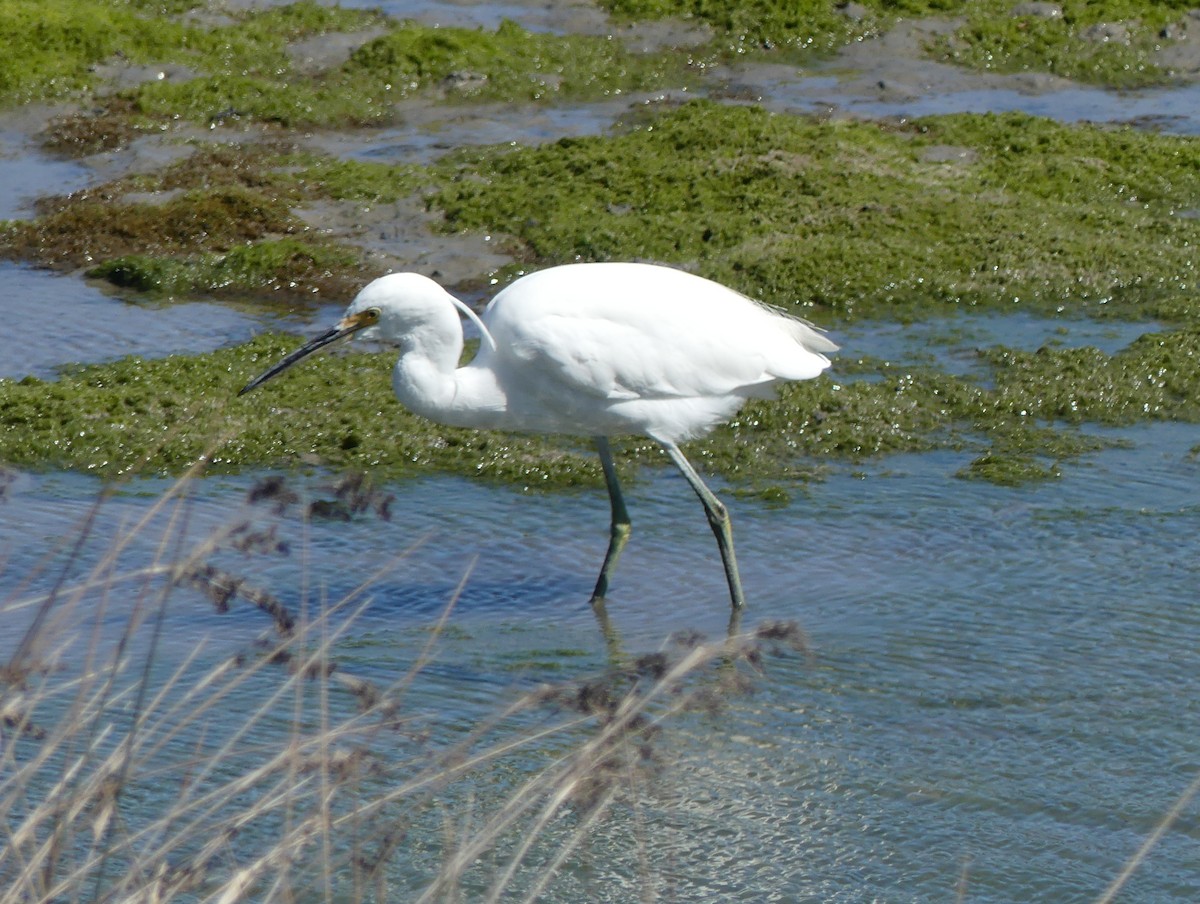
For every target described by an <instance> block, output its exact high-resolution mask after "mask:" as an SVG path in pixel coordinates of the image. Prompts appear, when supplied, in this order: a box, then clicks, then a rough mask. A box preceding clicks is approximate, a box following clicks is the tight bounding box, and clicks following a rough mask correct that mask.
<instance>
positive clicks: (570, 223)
mask: <svg viewBox="0 0 1200 904" xmlns="http://www.w3.org/2000/svg"><path fill="white" fill-rule="evenodd" d="M946 147H953V148H954V149H955V150H956V154H955V155H954V159H955V161H956V162H944V156H941V155H938V154H937V153H936V152H937V151H938V150H939V149H944V148H946ZM435 169H436V171H437V172H438V174H439V183H440V187H439V189H438V190H437V191H436V192H435V193H434V194H433V195H432V197H431V199H430V204H431V206H433V207H434V208H437V209H439V210H441V211H442V212H443V213H444V214H445V227H446V228H447V229H449V230H456V229H465V230H487V231H488V232H492V233H502V234H507V235H510V236H513V237H515V238H516V239H517V240H519V241H520V242H521V244H522V246H523V248H524V254H523V255H522V256H523V258H524V259H526V260H532V261H536V262H539V263H560V262H566V261H571V260H611V259H630V258H633V259H638V258H640V259H649V260H657V261H662V262H672V263H677V264H681V265H686V266H689V267H694V268H695V269H696V270H697V271H698V272H700V273H702V274H703V275H705V276H708V277H711V278H714V279H717V280H718V281H721V282H726V283H728V284H729V285H732V286H735V287H737V288H739V289H741V290H742V291H745V292H747V293H748V294H751V295H754V296H757V297H761V298H763V299H765V300H767V301H771V302H773V303H776V304H781V305H793V304H798V305H801V306H804V307H809V308H818V309H829V310H832V311H835V312H837V313H838V314H841V315H844V316H863V315H865V316H892V317H895V316H901V317H903V316H913V315H914V314H918V313H921V312H924V313H931V312H933V311H936V310H937V309H939V308H945V307H946V306H961V307H975V306H989V307H1007V308H1011V307H1012V306H1014V305H1021V306H1023V307H1027V308H1032V309H1035V310H1038V311H1041V312H1054V311H1059V310H1062V311H1069V312H1071V313H1081V312H1084V313H1099V312H1107V313H1119V314H1120V315H1122V316H1128V317H1175V318H1178V317H1192V316H1195V315H1196V314H1197V313H1198V311H1197V308H1196V295H1195V292H1194V291H1193V288H1194V285H1195V280H1196V269H1195V268H1196V261H1195V248H1196V247H1197V243H1198V242H1200V221H1198V220H1197V219H1196V218H1194V217H1192V216H1184V215H1181V213H1183V212H1185V211H1188V210H1195V209H1196V208H1197V207H1198V206H1200V142H1198V141H1197V140H1196V139H1194V138H1178V137H1169V136H1162V135H1153V134H1147V133H1142V132H1138V131H1135V130H1133V129H1106V128H1099V127H1095V126H1066V125H1059V124H1056V123H1053V122H1051V121H1049V120H1044V119H1038V118H1035V117H1030V116H1025V115H1021V114H1005V115H955V116H943V117H931V118H927V119H922V120H917V121H914V122H910V123H904V124H885V123H876V122H859V121H824V120H820V119H817V118H809V117H795V116H786V115H778V114H772V113H769V112H766V111H763V110H761V109H759V108H752V107H727V106H719V105H716V104H713V103H709V102H694V103H691V104H687V105H685V106H683V107H681V108H679V109H675V110H669V111H667V112H665V113H662V114H661V115H658V116H656V117H653V118H651V119H649V120H647V121H645V122H642V123H640V124H639V125H638V126H637V127H635V128H632V129H630V130H629V131H627V132H625V133H624V134H620V135H615V136H605V137H588V138H572V139H563V140H560V141H558V142H555V143H553V144H548V145H543V146H539V147H534V148H522V149H512V148H507V147H505V148H484V149H479V150H471V151H464V152H462V153H461V154H459V155H458V156H456V157H452V158H449V159H447V160H444V161H442V162H441V163H439V164H438V165H437V166H436V167H435Z"/></svg>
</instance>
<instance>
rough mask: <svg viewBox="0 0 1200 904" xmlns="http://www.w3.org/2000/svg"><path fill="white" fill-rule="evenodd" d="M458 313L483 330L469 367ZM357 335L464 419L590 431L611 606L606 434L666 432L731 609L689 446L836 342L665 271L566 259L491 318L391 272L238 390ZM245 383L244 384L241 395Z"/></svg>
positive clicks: (414, 277)
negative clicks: (396, 353) (604, 504)
mask: <svg viewBox="0 0 1200 904" xmlns="http://www.w3.org/2000/svg"><path fill="white" fill-rule="evenodd" d="M458 312H461V313H462V314H463V315H465V316H466V317H467V319H468V320H470V321H471V322H472V323H474V324H475V326H476V327H478V329H479V333H480V336H481V341H480V346H479V351H478V353H477V354H476V355H475V357H474V359H473V360H472V361H471V362H470V363H469V364H467V365H465V366H463V367H459V366H458V362H459V360H460V357H461V355H462V350H463V329H462V322H461V321H460V320H459V317H458ZM354 334H357V335H359V336H361V337H363V338H369V339H379V340H384V341H390V342H393V343H397V344H399V346H400V358H399V360H398V361H397V362H396V367H395V370H393V372H392V388H393V390H394V391H395V393H396V396H397V398H399V400H400V401H401V402H402V403H403V404H404V405H405V406H407V407H408V408H409V409H411V410H412V411H414V412H415V413H417V414H419V415H422V416H424V417H427V418H429V419H431V420H433V421H437V422H438V423H442V424H446V425H449V426H452V427H473V428H481V429H498V430H513V431H520V432H529V433H563V434H572V435H579V436H591V437H593V438H594V440H595V443H596V448H597V450H598V451H599V453H600V464H601V466H602V467H603V470H604V480H605V483H606V484H607V486H608V495H609V500H610V502H611V504H612V521H611V527H610V532H609V543H608V551H607V553H606V554H605V556H604V564H603V565H602V566H601V569H600V576H599V578H598V579H597V581H596V587H595V590H594V592H593V594H592V604H593V605H594V606H600V605H602V603H603V600H604V598H605V596H606V595H607V593H608V586H609V576H610V574H611V572H612V570H613V567H614V566H615V565H616V562H617V558H618V556H619V555H620V553H621V550H622V548H623V547H624V546H625V543H626V541H627V540H628V538H629V534H630V520H629V513H628V512H627V511H626V508H625V500H624V498H623V496H622V494H621V485H620V483H619V482H618V480H617V471H616V467H615V466H614V464H613V458H612V452H611V451H610V448H609V437H612V436H618V435H623V434H640V435H644V436H648V437H650V438H651V439H654V440H656V441H657V442H658V443H659V444H660V445H661V446H662V447H663V449H664V450H665V451H666V453H667V456H668V457H669V458H670V459H671V461H672V462H674V463H675V466H676V467H677V468H678V469H679V470H680V472H682V474H683V476H684V477H685V478H686V479H687V481H688V483H689V484H691V486H692V489H693V490H695V491H696V495H698V496H699V497H700V501H701V502H702V503H703V505H704V511H705V513H706V514H707V516H708V522H709V525H710V526H711V527H712V530H713V533H714V534H715V535H716V538H717V546H718V548H719V549H720V552H721V560H722V562H723V564H724V566H725V576H726V578H727V580H728V582H729V595H730V598H731V600H732V603H733V607H734V609H739V608H741V606H742V605H743V602H744V598H743V595H742V586H741V579H740V577H739V575H738V568H737V560H736V558H735V556H734V550H733V535H732V531H731V529H730V523H729V514H728V512H727V510H726V508H725V506H724V505H723V504H722V503H721V501H720V500H719V499H717V497H716V496H715V495H714V494H713V493H712V491H711V490H709V488H708V487H707V486H705V485H704V482H703V481H702V480H701V479H700V475H699V474H697V473H696V471H695V469H694V468H693V467H692V466H691V464H690V463H689V462H688V460H687V459H686V458H685V457H684V455H683V453H682V452H681V451H680V450H679V443H681V442H684V441H686V440H690V439H695V438H697V437H701V436H704V435H705V434H707V433H708V432H709V431H710V430H712V428H713V427H715V426H716V425H718V424H720V423H722V422H724V421H726V420H727V419H728V418H730V417H731V416H732V415H733V414H734V413H735V412H736V411H737V410H738V409H739V408H741V407H742V405H743V404H744V403H745V402H746V400H747V399H750V398H771V397H773V395H774V391H773V387H774V385H775V384H776V383H779V382H780V381H783V380H807V379H811V378H813V377H816V376H817V375H818V374H820V373H821V371H823V370H824V369H825V368H826V367H828V366H829V359H828V358H827V357H826V356H825V353H826V352H832V351H835V350H836V349H837V346H836V345H835V344H834V343H833V342H831V341H830V340H829V339H827V338H826V337H825V336H824V335H822V334H821V333H820V332H819V331H817V330H816V329H814V328H813V327H811V326H809V325H808V324H807V323H804V322H803V321H801V320H797V319H795V318H793V317H789V316H787V315H786V314H784V313H782V312H779V311H777V310H775V309H773V308H769V307H766V306H764V305H761V304H758V303H757V302H754V301H752V300H751V299H749V298H746V297H745V296H744V295H741V294H739V293H737V292H735V291H733V290H732V289H729V288H726V287H725V286H722V285H719V284H717V283H715V282H711V281H709V280H707V279H703V278H702V277H699V276H694V275H692V274H690V273H684V272H682V271H680V270H674V269H671V268H669V267H662V266H657V265H653V264H635V263H589V264H568V265H566V266H561V267H551V268H550V269H547V270H541V271H539V272H536V273H531V274H529V275H527V276H523V277H521V278H520V279H518V280H516V281H515V282H513V283H512V284H511V285H509V286H508V287H507V288H505V289H504V290H503V291H501V292H500V293H499V294H498V295H496V297H495V298H494V299H493V300H492V302H491V303H490V304H489V305H488V306H487V308H486V309H485V310H484V312H483V315H482V317H479V316H476V315H475V313H474V312H473V311H472V310H471V309H470V308H469V307H467V306H466V305H465V304H463V303H462V302H461V301H459V300H458V299H457V298H454V297H453V296H452V295H450V294H449V293H448V292H447V291H446V290H445V289H443V288H442V287H441V286H439V285H438V284H437V283H436V282H434V281H433V280H431V279H428V278H427V277H424V276H421V275H419V274H417V273H393V274H390V275H388V276H383V277H380V278H379V279H376V280H375V281H374V282H372V283H370V284H369V285H368V286H366V288H364V289H363V290H362V291H361V292H360V293H359V294H358V296H357V297H356V298H355V299H354V301H353V302H352V303H351V305H350V307H349V308H348V309H347V311H346V314H345V316H344V317H343V318H342V320H341V322H340V323H339V324H338V325H337V326H336V327H334V328H333V329H331V330H329V331H328V332H327V333H324V334H323V335H321V336H318V337H317V338H315V339H313V340H312V341H311V342H309V343H308V344H307V345H305V346H303V347H302V348H300V349H298V350H297V351H295V352H293V353H292V354H290V355H288V356H287V357H286V358H284V359H283V360H282V361H280V362H279V363H278V364H276V365H275V366H274V367H272V368H271V369H270V370H268V371H267V372H266V373H264V374H262V375H261V376H259V377H257V378H256V379H254V380H251V381H250V382H249V383H247V384H246V386H245V387H244V388H243V389H242V390H241V392H242V393H245V392H249V391H250V390H251V389H254V388H255V387H256V386H259V385H260V384H262V383H264V382H266V381H267V380H269V379H271V378H272V377H274V376H275V375H277V374H279V373H280V372H282V371H283V370H285V369H286V368H288V367H291V366H292V365H293V364H295V363H296V362H297V361H299V360H300V359H301V358H303V357H305V356H306V355H308V354H310V353H312V352H314V351H316V350H317V349H319V348H322V347H324V346H326V345H329V344H330V343H332V342H336V341H337V340H339V339H341V338H343V337H345V336H351V335H354ZM240 394H241V393H239V395H240Z"/></svg>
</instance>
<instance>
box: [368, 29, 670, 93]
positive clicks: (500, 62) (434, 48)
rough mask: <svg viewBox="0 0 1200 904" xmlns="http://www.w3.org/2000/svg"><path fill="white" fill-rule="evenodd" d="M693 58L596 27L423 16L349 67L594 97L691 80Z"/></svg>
mask: <svg viewBox="0 0 1200 904" xmlns="http://www.w3.org/2000/svg"><path fill="white" fill-rule="evenodd" d="M687 66H688V60H687V59H683V60H682V61H681V60H680V58H679V57H678V56H677V55H675V54H645V53H633V52H630V51H628V50H626V49H625V48H624V47H623V46H622V45H621V43H620V42H618V41H615V40H612V39H611V38H608V37H600V36H594V35H563V36H560V35H551V34H541V33H537V32H530V31H526V30H525V29H523V28H521V27H520V26H519V25H517V24H516V23H515V22H511V21H505V22H502V23H501V24H500V26H499V27H498V28H497V29H496V31H495V32H487V31H483V30H478V29H466V28H431V27H426V26H422V25H418V24H416V23H406V24H405V25H403V26H401V27H398V28H395V29H393V30H392V31H391V32H390V33H389V34H387V35H385V36H383V37H380V38H377V39H375V40H374V41H372V42H370V43H369V44H366V45H365V46H363V47H361V48H359V49H358V50H356V51H355V52H354V53H353V54H352V55H351V57H350V61H349V63H348V64H347V66H346V69H347V71H348V72H350V73H357V72H362V73H369V74H370V76H371V78H373V79H379V78H382V79H385V80H386V82H387V84H388V86H389V88H390V90H392V91H393V92H396V93H397V94H400V95H407V94H410V93H414V92H418V91H423V90H428V89H429V88H431V87H440V88H441V89H442V90H444V91H446V92H447V93H448V94H449V95H450V96H452V97H456V98H460V99H467V98H469V99H480V100H506V101H516V100H529V101H535V100H546V99H552V98H561V99H570V100H589V99H595V98H599V97H605V96H609V95H611V94H620V93H622V92H628V91H637V90H643V89H646V88H651V87H655V86H658V85H662V84H664V83H671V84H673V85H674V86H676V87H678V86H679V85H680V84H686V82H687V81H690V80H691V79H688V78H687V77H686V75H687Z"/></svg>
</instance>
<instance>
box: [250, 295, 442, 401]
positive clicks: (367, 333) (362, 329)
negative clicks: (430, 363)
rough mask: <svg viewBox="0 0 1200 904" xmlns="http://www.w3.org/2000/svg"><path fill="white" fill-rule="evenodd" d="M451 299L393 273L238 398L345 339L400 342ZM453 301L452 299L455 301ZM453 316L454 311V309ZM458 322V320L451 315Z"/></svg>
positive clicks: (253, 382)
mask: <svg viewBox="0 0 1200 904" xmlns="http://www.w3.org/2000/svg"><path fill="white" fill-rule="evenodd" d="M448 298H449V296H448V295H447V294H446V291H445V290H444V289H443V288H442V287H441V286H439V285H438V284H437V283H436V282H434V281H433V280H432V279H429V278H428V277H425V276H421V275H420V274H418V273H390V274H388V275H387V276H381V277H380V278H379V279H376V280H374V281H372V282H370V283H368V284H367V286H366V287H364V288H363V290H362V291H361V292H359V293H358V295H357V296H355V299H354V301H352V302H351V303H350V307H348V308H347V309H346V313H345V314H344V315H343V316H342V319H341V320H340V321H338V325H337V326H335V327H334V328H333V329H331V330H329V331H327V332H325V333H322V334H321V335H320V336H317V337H316V338H315V339H313V340H312V341H310V342H308V343H307V344H306V345H303V346H301V347H300V348H298V349H296V350H295V351H294V352H292V353H291V354H290V355H288V356H287V357H286V358H284V359H283V360H282V361H280V362H279V363H277V364H276V365H274V366H273V367H271V368H270V369H269V370H267V371H266V372H265V373H263V374H260V375H259V376H257V377H255V378H254V379H253V380H251V381H250V382H249V383H247V384H246V385H245V386H243V387H242V388H241V390H240V391H239V392H238V395H244V394H245V393H247V392H249V391H250V390H252V389H255V388H257V387H259V386H261V385H262V384H263V383H266V382H267V381H268V380H270V379H271V378H272V377H276V376H278V375H279V374H281V373H283V372H284V371H285V370H287V369H288V368H289V367H291V366H292V365H293V364H296V363H297V362H298V361H300V360H302V359H304V358H307V357H308V356H309V355H311V354H312V353H313V352H315V351H317V350H318V349H322V348H324V347H325V346H327V345H332V344H333V343H335V342H337V341H339V340H341V339H345V338H347V337H353V336H361V337H362V338H364V339H371V340H380V339H382V340H387V341H397V340H399V339H400V338H401V337H402V336H404V335H406V334H407V333H408V332H410V331H411V330H412V329H413V327H414V326H415V325H416V324H418V323H425V322H429V320H430V319H431V318H436V315H437V314H438V313H439V312H444V311H445V310H446V308H447V307H448V305H447V301H446V299H448ZM451 300H452V299H451ZM450 310H451V312H452V311H453V308H452V307H451V308H450ZM451 317H452V319H453V320H454V322H457V317H456V316H455V315H453V313H451Z"/></svg>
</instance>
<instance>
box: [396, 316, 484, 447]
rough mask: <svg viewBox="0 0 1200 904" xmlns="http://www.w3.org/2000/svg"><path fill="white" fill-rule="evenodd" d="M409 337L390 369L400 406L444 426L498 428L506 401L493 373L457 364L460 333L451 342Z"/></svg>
mask: <svg viewBox="0 0 1200 904" xmlns="http://www.w3.org/2000/svg"><path fill="white" fill-rule="evenodd" d="M445 338H447V337H445V336H443V339H445ZM409 339H410V340H412V341H411V342H410V341H406V342H405V347H404V349H403V351H402V352H401V354H400V360H398V361H397V362H396V366H395V368H394V369H393V370H392V390H393V391H394V392H395V393H396V398H398V399H399V400H400V402H401V403H402V404H403V405H404V406H405V407H406V408H408V409H409V410H410V411H412V412H414V413H415V414H419V415H421V416H422V417H426V418H428V419H429V420H431V421H436V422H437V423H439V424H445V425H447V426H449V427H477V428H484V429H486V428H493V427H498V426H501V424H502V421H503V413H504V411H505V409H506V408H507V399H506V397H505V394H504V391H503V389H502V388H501V387H500V385H499V384H498V383H497V382H496V375H495V373H494V372H493V371H492V370H491V369H490V368H488V367H484V366H479V367H476V366H473V365H474V362H472V364H470V365H467V366H466V367H457V364H458V361H459V358H460V357H461V356H462V347H463V342H462V334H461V333H459V334H458V336H457V341H456V342H445V341H443V342H438V343H421V342H420V341H419V337H418V336H416V335H413V336H410V337H409Z"/></svg>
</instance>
